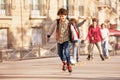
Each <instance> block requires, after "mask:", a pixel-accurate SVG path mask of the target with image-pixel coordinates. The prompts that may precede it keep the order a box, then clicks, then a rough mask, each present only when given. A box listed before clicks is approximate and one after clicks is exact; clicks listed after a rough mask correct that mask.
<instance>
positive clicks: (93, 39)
mask: <svg viewBox="0 0 120 80" xmlns="http://www.w3.org/2000/svg"><path fill="white" fill-rule="evenodd" d="M87 39H88V40H89V42H90V43H97V42H99V41H101V40H102V39H103V38H102V35H101V31H100V28H99V26H98V25H97V26H96V28H94V27H93V26H92V25H91V26H90V27H89V30H88V35H87Z"/></svg>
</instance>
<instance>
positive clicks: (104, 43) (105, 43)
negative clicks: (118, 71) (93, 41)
mask: <svg viewBox="0 0 120 80" xmlns="http://www.w3.org/2000/svg"><path fill="white" fill-rule="evenodd" d="M102 51H103V55H104V56H109V54H108V40H105V41H103V42H102Z"/></svg>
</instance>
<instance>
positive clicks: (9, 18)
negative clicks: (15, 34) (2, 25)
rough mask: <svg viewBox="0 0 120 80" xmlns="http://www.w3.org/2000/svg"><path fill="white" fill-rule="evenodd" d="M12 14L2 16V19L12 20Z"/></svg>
mask: <svg viewBox="0 0 120 80" xmlns="http://www.w3.org/2000/svg"><path fill="white" fill-rule="evenodd" d="M11 19H12V16H0V20H11Z"/></svg>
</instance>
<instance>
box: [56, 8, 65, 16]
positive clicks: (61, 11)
mask: <svg viewBox="0 0 120 80" xmlns="http://www.w3.org/2000/svg"><path fill="white" fill-rule="evenodd" d="M57 15H67V10H66V9H64V8H60V9H59V10H58V12H57Z"/></svg>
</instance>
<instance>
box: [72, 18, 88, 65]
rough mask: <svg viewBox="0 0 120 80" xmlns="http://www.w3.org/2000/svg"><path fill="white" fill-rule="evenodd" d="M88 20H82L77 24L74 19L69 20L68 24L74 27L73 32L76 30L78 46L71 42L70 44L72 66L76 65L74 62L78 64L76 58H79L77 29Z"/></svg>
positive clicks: (78, 34) (78, 33)
mask: <svg viewBox="0 0 120 80" xmlns="http://www.w3.org/2000/svg"><path fill="white" fill-rule="evenodd" d="M87 19H88V18H86V19H84V20H83V21H82V22H79V23H78V21H77V20H76V19H75V18H71V19H70V23H71V24H72V25H73V26H74V28H75V30H76V33H77V37H78V45H75V42H74V41H73V42H72V48H73V56H72V59H71V63H72V64H73V65H75V64H76V62H78V57H79V55H78V54H79V53H78V48H79V45H80V31H79V27H81V26H82V25H83V24H84V22H85V21H86V20H87Z"/></svg>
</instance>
